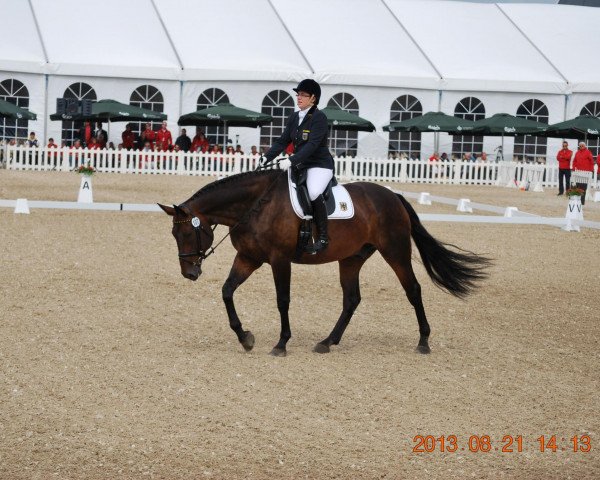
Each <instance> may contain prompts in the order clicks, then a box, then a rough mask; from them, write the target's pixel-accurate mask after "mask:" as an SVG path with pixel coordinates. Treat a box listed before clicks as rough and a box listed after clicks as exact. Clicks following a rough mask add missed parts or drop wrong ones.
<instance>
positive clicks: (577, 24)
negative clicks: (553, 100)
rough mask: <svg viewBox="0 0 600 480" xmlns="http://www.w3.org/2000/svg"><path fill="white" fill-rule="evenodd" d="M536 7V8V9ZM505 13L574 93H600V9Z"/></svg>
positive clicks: (537, 8)
mask: <svg viewBox="0 0 600 480" xmlns="http://www.w3.org/2000/svg"><path fill="white" fill-rule="evenodd" d="M532 7H534V8H532ZM500 8H501V9H502V10H504V11H505V12H506V14H507V15H508V16H509V17H510V18H511V19H512V20H513V21H514V22H515V24H516V25H517V26H518V27H519V28H520V29H521V30H522V31H523V32H525V34H526V35H527V36H528V37H529V38H530V39H531V41H532V42H533V43H534V44H535V45H536V46H537V47H538V48H539V50H540V52H541V53H542V54H543V55H544V56H545V57H546V58H547V59H548V60H549V61H550V62H551V63H552V64H553V65H555V66H556V68H557V69H558V70H559V71H560V72H561V73H562V74H563V75H564V76H565V77H566V79H567V80H568V82H569V86H570V91H573V92H600V64H599V63H598V62H597V61H595V58H596V57H595V55H596V52H598V51H600V30H599V25H600V8H592V7H578V6H571V5H526V4H522V5H517V4H510V5H505V4H502V5H501V6H500Z"/></svg>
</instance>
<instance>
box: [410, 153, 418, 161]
mask: <svg viewBox="0 0 600 480" xmlns="http://www.w3.org/2000/svg"><path fill="white" fill-rule="evenodd" d="M410 159H411V160H419V155H418V154H417V152H410Z"/></svg>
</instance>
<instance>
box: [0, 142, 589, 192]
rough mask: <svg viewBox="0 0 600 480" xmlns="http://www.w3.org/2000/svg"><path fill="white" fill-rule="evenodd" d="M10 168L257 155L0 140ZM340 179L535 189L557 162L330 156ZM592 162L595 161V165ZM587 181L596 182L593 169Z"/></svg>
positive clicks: (180, 164)
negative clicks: (37, 144)
mask: <svg viewBox="0 0 600 480" xmlns="http://www.w3.org/2000/svg"><path fill="white" fill-rule="evenodd" d="M2 157H3V161H4V163H5V165H6V168H8V169H10V170H38V171H49V170H57V171H71V170H75V169H76V168H77V167H79V166H81V165H87V164H88V163H89V164H90V165H91V166H93V167H94V168H95V169H96V170H98V171H99V172H105V173H137V174H171V175H207V176H218V177H222V176H227V175H232V174H235V173H240V172H246V171H250V170H253V169H255V168H256V166H257V165H258V160H259V157H258V156H247V155H238V154H236V155H224V154H203V153H184V152H144V151H127V150H120V151H119V150H87V149H73V148H48V147H40V148H30V147H22V146H21V147H15V146H6V147H4V151H3V152H2ZM334 160H335V169H336V175H337V177H338V178H339V179H340V180H342V181H356V180H359V181H383V182H386V181H387V182H400V183H423V184H456V185H496V186H503V187H520V188H525V189H531V190H534V191H541V190H542V189H543V187H557V186H558V165H538V164H523V163H516V162H499V163H490V162H480V161H478V162H464V161H460V160H459V161H452V160H451V161H438V162H435V163H430V162H428V161H422V160H410V159H402V160H395V159H387V158H383V159H381V158H379V159H377V158H352V157H336V158H335V159H334ZM596 168H597V167H596ZM591 186H592V187H596V188H597V187H598V173H597V171H596V172H594V176H593V178H592V182H591Z"/></svg>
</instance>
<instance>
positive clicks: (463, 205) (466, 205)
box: [456, 198, 473, 213]
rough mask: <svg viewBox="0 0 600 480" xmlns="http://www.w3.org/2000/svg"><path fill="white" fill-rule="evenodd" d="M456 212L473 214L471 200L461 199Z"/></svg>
mask: <svg viewBox="0 0 600 480" xmlns="http://www.w3.org/2000/svg"><path fill="white" fill-rule="evenodd" d="M456 210H457V211H459V212H466V213H473V207H471V200H469V199H468V198H461V199H460V200H459V201H458V206H457V207H456Z"/></svg>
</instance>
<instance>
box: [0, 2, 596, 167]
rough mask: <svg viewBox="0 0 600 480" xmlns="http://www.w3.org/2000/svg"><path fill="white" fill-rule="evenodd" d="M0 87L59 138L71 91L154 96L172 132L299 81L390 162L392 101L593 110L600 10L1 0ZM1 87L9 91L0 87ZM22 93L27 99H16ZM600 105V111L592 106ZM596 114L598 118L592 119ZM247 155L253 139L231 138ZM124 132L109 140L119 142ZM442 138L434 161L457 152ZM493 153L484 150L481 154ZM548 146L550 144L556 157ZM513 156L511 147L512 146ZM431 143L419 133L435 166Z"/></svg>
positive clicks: (259, 102) (561, 114)
mask: <svg viewBox="0 0 600 480" xmlns="http://www.w3.org/2000/svg"><path fill="white" fill-rule="evenodd" d="M0 11H2V12H3V28H2V29H0V84H1V85H4V90H2V89H0V97H1V96H2V95H4V96H6V95H10V94H12V93H14V92H10V91H7V88H6V85H7V83H6V81H7V80H16V81H18V82H21V83H22V84H23V85H25V87H26V90H27V95H28V98H29V108H30V109H31V110H33V111H35V112H36V113H38V120H37V121H33V122H29V129H31V130H35V131H37V132H38V135H39V136H41V137H44V138H47V137H50V136H53V137H54V138H55V139H58V138H60V137H61V124H60V122H51V121H49V119H48V117H49V115H50V113H53V112H54V108H55V102H56V98H58V97H62V96H63V95H64V94H65V91H66V90H67V89H68V88H69V87H70V86H71V85H73V84H75V83H77V82H83V83H85V84H87V85H89V86H91V87H92V88H93V90H94V92H95V95H96V98H98V99H101V98H114V99H115V100H119V101H122V102H125V103H129V102H130V100H131V97H132V92H134V90H136V89H137V88H139V87H140V86H142V85H151V86H152V87H154V88H155V89H156V90H158V91H159V92H160V94H161V95H162V98H163V102H162V109H163V111H164V113H166V114H167V115H168V116H169V124H170V128H171V130H173V131H174V132H176V131H177V127H176V121H177V118H178V117H179V116H180V114H182V113H187V112H189V111H193V110H195V109H196V107H197V102H198V98H199V96H200V95H201V94H202V92H204V91H206V90H207V89H211V88H218V89H220V90H222V91H223V92H226V94H227V96H228V99H229V100H230V101H231V103H234V104H236V105H239V106H242V107H244V108H249V109H252V110H260V109H261V107H262V106H263V101H264V99H265V96H266V95H267V94H269V92H272V91H273V90H284V91H285V92H287V93H289V94H290V95H291V94H292V93H293V92H292V88H293V87H294V86H295V84H296V83H297V82H298V81H299V80H301V79H302V78H305V77H311V78H315V79H316V80H317V81H319V82H320V83H321V85H322V88H323V97H322V105H323V106H324V105H325V104H327V102H329V101H330V99H331V98H332V97H333V96H334V95H335V94H339V93H344V94H346V96H345V97H344V98H351V99H353V100H354V101H355V102H354V104H353V107H352V108H354V110H355V111H357V110H358V112H357V113H359V114H360V115H361V116H362V117H364V118H368V119H369V120H371V121H372V122H373V123H374V124H375V125H376V126H377V128H378V130H377V132H375V133H361V134H359V137H358V138H359V142H358V153H359V154H362V155H366V156H381V155H385V154H387V145H388V133H385V132H382V130H381V127H382V126H383V125H385V124H387V123H389V121H390V110H391V108H392V105H393V104H394V101H395V100H396V99H398V98H399V97H401V96H403V95H411V96H413V97H415V98H416V99H418V101H419V104H420V107H421V109H422V111H423V112H426V111H429V110H442V111H444V112H446V113H450V114H452V113H454V112H455V110H456V107H457V104H458V103H459V102H461V100H462V99H464V98H468V97H474V98H476V99H478V100H479V101H480V103H481V104H482V105H483V107H484V110H485V115H486V116H490V115H492V114H494V113H498V112H507V113H512V114H515V113H516V112H517V109H518V108H519V106H520V105H522V104H523V103H524V102H526V101H529V100H532V99H535V100H536V101H538V104H543V105H544V106H545V107H547V121H548V122H549V123H554V122H558V121H562V120H564V119H565V118H570V117H573V116H576V115H578V114H579V113H580V112H581V110H582V109H583V108H584V107H585V106H586V105H588V104H589V103H590V102H595V101H598V102H600V64H599V63H598V62H596V61H595V57H594V55H593V54H594V52H597V51H599V50H600V29H598V25H600V9H596V8H589V7H579V6H567V5H552V4H478V3H466V2H448V1H436V0H419V1H416V0H304V1H303V2H301V4H298V3H297V2H293V1H292V0H195V1H193V2H192V1H189V0H128V1H127V2H123V1H121V0H105V1H104V2H102V3H100V4H99V3H98V2H92V1H90V0H54V1H52V2H48V1H46V0H0ZM3 82H4V83H3ZM21 94H22V93H21ZM599 105H600V104H599ZM599 113H600V112H599ZM232 132H233V133H237V134H238V135H240V143H242V145H243V146H244V147H245V148H248V147H249V145H250V144H258V142H259V135H260V132H259V130H251V129H239V130H236V129H232ZM118 135H119V129H118V128H115V129H113V131H112V132H111V137H113V138H111V140H114V141H118ZM450 142H451V138H450V137H448V136H445V137H444V136H443V137H442V139H441V145H440V149H441V150H446V151H449V150H450V149H451V145H450ZM497 144H498V140H497V139H494V138H486V139H485V143H484V146H483V149H484V150H487V151H491V150H493V148H494V146H495V145H497ZM553 145H554V143H552V141H550V146H553ZM507 146H508V148H509V149H510V148H512V146H511V143H510V142H508V143H507ZM432 148H433V137H432V136H431V135H428V134H424V135H423V139H422V146H421V150H422V152H423V155H429V153H430V151H431V149H432Z"/></svg>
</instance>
